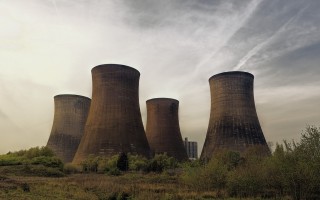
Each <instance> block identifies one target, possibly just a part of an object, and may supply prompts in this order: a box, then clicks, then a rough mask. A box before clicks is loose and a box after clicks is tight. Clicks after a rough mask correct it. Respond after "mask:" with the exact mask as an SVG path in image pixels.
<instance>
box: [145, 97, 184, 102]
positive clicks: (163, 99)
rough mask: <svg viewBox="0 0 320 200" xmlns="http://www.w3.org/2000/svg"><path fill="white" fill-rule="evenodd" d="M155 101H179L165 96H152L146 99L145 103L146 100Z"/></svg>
mask: <svg viewBox="0 0 320 200" xmlns="http://www.w3.org/2000/svg"><path fill="white" fill-rule="evenodd" d="M157 101H171V102H172V101H174V102H177V103H179V101H178V100H177V99H173V98H166V97H158V98H152V99H148V100H147V101H146V103H148V102H157Z"/></svg>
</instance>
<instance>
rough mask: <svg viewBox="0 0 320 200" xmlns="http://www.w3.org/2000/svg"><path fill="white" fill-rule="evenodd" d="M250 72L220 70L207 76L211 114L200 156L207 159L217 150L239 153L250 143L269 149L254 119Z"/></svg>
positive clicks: (250, 144)
mask: <svg viewBox="0 0 320 200" xmlns="http://www.w3.org/2000/svg"><path fill="white" fill-rule="evenodd" d="M253 79H254V77H253V75H252V74H250V73H247V72H238V71H233V72H224V73H220V74H217V75H214V76H212V77H211V78H210V79H209V84H210V92H211V113H210V121H209V127H208V131H207V136H206V140H205V143H204V147H203V150H202V153H201V159H210V158H211V157H212V156H214V152H215V151H217V150H219V149H227V150H231V151H238V152H243V151H245V150H246V149H247V148H248V147H250V146H253V145H262V146H263V147H265V148H266V152H268V153H269V149H268V146H267V143H266V140H265V138H264V135H263V133H262V130H261V127H260V123H259V120H258V116H257V112H256V108H255V103H254V95H253Z"/></svg>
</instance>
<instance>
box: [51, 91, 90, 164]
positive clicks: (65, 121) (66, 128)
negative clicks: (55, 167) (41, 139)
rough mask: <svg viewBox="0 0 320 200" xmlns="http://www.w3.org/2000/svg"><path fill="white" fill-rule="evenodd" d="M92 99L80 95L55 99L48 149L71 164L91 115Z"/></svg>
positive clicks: (56, 97)
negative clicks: (89, 114)
mask: <svg viewBox="0 0 320 200" xmlns="http://www.w3.org/2000/svg"><path fill="white" fill-rule="evenodd" d="M90 101H91V100H90V99H89V98H87V97H83V96H78V95H57V96H55V97H54V119H53V125H52V130H51V134H50V137H49V140H48V143H47V147H49V148H50V149H52V150H53V151H54V153H55V154H56V155H57V156H58V157H59V158H60V159H61V160H62V161H63V162H71V161H72V160H73V157H74V155H75V153H76V151H77V149H78V146H79V143H80V140H81V137H82V136H83V132H84V127H85V124H86V120H87V117H88V113H89V108H90Z"/></svg>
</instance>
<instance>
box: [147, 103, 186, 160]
mask: <svg viewBox="0 0 320 200" xmlns="http://www.w3.org/2000/svg"><path fill="white" fill-rule="evenodd" d="M178 109H179V101H177V100H175V99H169V98H156V99H150V100H148V101H147V115H148V116H147V128H146V134H147V138H148V142H149V145H150V148H151V150H152V151H153V152H154V153H167V154H168V155H169V156H172V157H174V158H176V159H177V160H180V161H181V160H187V159H188V156H187V152H186V150H185V148H184V145H183V141H182V137H181V133H180V127H179V118H178Z"/></svg>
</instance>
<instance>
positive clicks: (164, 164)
mask: <svg viewBox="0 0 320 200" xmlns="http://www.w3.org/2000/svg"><path fill="white" fill-rule="evenodd" d="M177 167H178V161H177V160H176V159H174V158H173V157H169V156H167V154H156V155H155V156H154V158H153V159H151V160H150V161H149V164H148V171H152V172H163V170H165V169H176V168H177Z"/></svg>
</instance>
